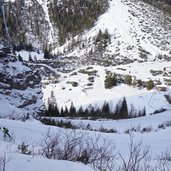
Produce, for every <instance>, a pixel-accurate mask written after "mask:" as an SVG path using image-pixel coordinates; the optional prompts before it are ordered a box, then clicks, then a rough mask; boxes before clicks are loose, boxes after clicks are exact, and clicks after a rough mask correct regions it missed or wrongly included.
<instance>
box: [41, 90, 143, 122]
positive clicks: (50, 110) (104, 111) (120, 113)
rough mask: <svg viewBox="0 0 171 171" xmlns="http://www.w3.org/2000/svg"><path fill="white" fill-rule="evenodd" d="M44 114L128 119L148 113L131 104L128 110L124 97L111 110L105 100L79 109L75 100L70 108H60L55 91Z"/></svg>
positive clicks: (49, 115) (48, 115)
mask: <svg viewBox="0 0 171 171" xmlns="http://www.w3.org/2000/svg"><path fill="white" fill-rule="evenodd" d="M42 115H43V116H47V117H82V118H85V119H86V118H88V119H91V118H92V119H98V118H108V119H128V118H135V117H141V116H145V115H146V110H145V108H143V109H142V110H140V111H137V110H136V109H135V108H134V106H133V105H131V109H130V110H129V111H128V107H127V102H126V98H125V97H124V98H123V99H122V100H120V101H119V102H118V104H116V106H115V109H114V110H111V109H110V105H109V103H108V102H106V101H105V102H104V104H103V105H102V107H94V106H92V105H89V106H88V107H86V108H85V109H84V108H83V107H82V106H80V107H79V109H76V107H75V106H74V104H73V102H72V103H71V106H70V108H67V107H65V108H63V107H61V109H59V107H58V105H57V102H56V98H55V96H54V93H53V91H52V92H51V97H50V98H48V105H47V107H46V109H45V112H44V114H42Z"/></svg>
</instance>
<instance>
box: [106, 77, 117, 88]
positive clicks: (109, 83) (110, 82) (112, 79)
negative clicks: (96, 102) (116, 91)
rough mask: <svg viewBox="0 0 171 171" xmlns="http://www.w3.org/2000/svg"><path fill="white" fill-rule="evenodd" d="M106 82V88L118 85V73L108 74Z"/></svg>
mask: <svg viewBox="0 0 171 171" xmlns="http://www.w3.org/2000/svg"><path fill="white" fill-rule="evenodd" d="M104 83H105V88H106V89H110V88H112V87H113V86H116V85H117V78H116V75H110V76H107V77H106V79H105V81H104Z"/></svg>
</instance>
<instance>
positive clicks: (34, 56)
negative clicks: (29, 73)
mask: <svg viewBox="0 0 171 171" xmlns="http://www.w3.org/2000/svg"><path fill="white" fill-rule="evenodd" d="M16 54H17V56H18V55H20V56H21V57H22V59H23V60H24V61H28V60H29V56H31V58H32V60H33V61H35V60H44V53H43V52H40V53H37V52H28V51H25V50H22V51H19V52H16Z"/></svg>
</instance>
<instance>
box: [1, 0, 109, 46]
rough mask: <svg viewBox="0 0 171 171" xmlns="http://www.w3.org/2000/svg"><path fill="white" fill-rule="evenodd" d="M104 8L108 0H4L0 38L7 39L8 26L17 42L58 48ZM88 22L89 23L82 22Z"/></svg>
mask: <svg viewBox="0 0 171 171" xmlns="http://www.w3.org/2000/svg"><path fill="white" fill-rule="evenodd" d="M105 9H107V1H104V0H94V1H88V0H86V1H82V0H76V1H73V0H63V1H53V0H15V1H5V2H4V1H3V2H1V8H0V38H1V40H3V41H6V39H7V36H8V35H7V31H6V27H7V28H8V32H9V35H10V39H11V40H10V41H12V43H13V44H14V45H18V44H19V43H22V44H27V45H29V44H32V45H33V46H34V47H40V48H45V47H47V46H48V48H53V47H57V46H58V45H59V43H60V44H62V43H64V42H65V41H66V39H67V38H69V37H70V36H73V35H76V34H78V33H81V32H82V31H83V30H85V29H86V28H90V27H92V26H93V23H94V22H95V20H96V19H97V18H98V17H99V15H100V14H102V13H103V12H105ZM91 11H92V12H91ZM4 16H5V21H4V20H3V17H4ZM85 21H86V22H87V24H83V22H85ZM5 25H6V26H5ZM10 43H11V42H10Z"/></svg>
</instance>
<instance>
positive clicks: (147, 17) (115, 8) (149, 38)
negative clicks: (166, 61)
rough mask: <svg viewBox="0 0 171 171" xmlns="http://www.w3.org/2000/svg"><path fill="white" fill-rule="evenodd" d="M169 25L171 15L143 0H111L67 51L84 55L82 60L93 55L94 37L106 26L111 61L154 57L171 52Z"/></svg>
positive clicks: (108, 58) (107, 46)
mask: <svg viewBox="0 0 171 171" xmlns="http://www.w3.org/2000/svg"><path fill="white" fill-rule="evenodd" d="M170 26H171V18H169V17H167V16H165V15H164V14H163V13H162V12H161V11H159V10H158V9H156V8H154V7H152V6H150V5H147V4H145V3H143V2H142V1H135V0H111V1H110V7H109V9H108V11H107V12H106V13H105V14H103V15H102V16H100V17H99V19H98V21H97V22H96V23H95V26H94V27H93V28H92V29H90V30H88V31H86V32H85V33H84V34H83V35H82V36H80V37H81V38H80V37H79V38H78V37H75V40H78V39H79V41H78V46H75V49H74V50H71V51H69V52H66V54H67V55H69V56H72V55H73V56H84V57H83V58H81V59H80V60H84V58H85V56H87V55H88V56H91V55H90V54H92V53H94V52H97V51H98V50H97V45H96V43H95V39H96V37H97V35H98V32H99V30H100V29H101V31H102V32H104V31H105V29H107V30H108V33H109V34H110V36H111V37H110V41H109V42H108V43H107V45H105V47H104V51H103V52H102V53H103V55H102V58H103V59H104V57H105V58H106V60H110V62H111V63H117V62H116V61H115V60H118V58H119V59H121V60H123V62H124V60H125V59H127V58H128V59H131V60H135V59H136V60H137V59H138V60H142V61H144V60H153V59H155V58H157V56H159V55H166V56H170V54H169V53H170V48H171V44H170V40H171V30H170V29H169V28H170ZM79 42H81V45H80V44H79ZM69 43H71V42H68V43H66V44H65V45H64V46H62V47H60V48H56V50H55V51H54V52H55V53H56V52H59V51H62V49H63V48H65V51H66V49H67V46H68V44H69ZM82 44H84V45H82ZM100 56H101V55H98V59H99V58H100ZM93 57H94V56H93ZM88 58H90V57H88ZM111 58H112V59H111Z"/></svg>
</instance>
